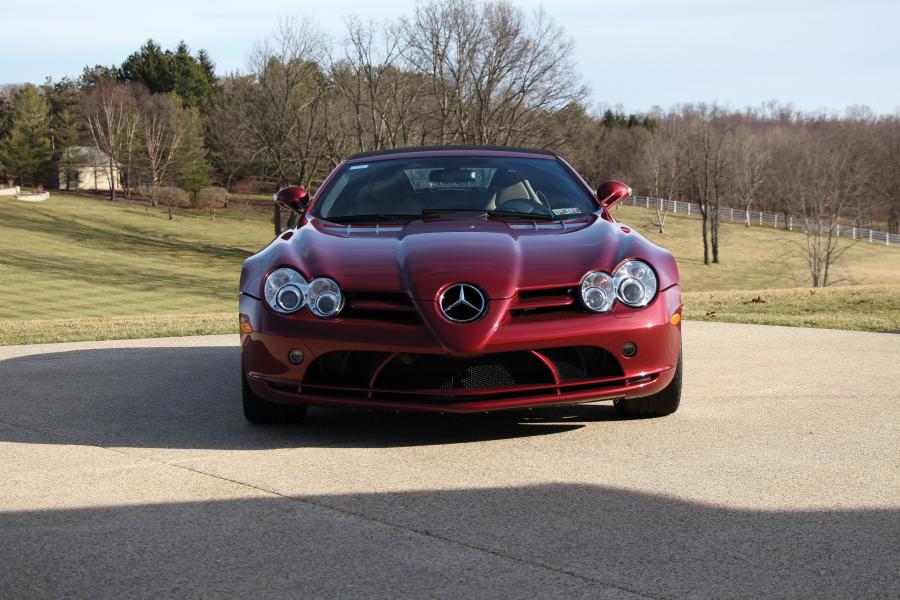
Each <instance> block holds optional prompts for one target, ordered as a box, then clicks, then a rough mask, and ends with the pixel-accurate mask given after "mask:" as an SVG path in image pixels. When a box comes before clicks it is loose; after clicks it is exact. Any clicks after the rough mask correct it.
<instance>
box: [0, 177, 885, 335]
mask: <svg viewBox="0 0 900 600" xmlns="http://www.w3.org/2000/svg"><path fill="white" fill-rule="evenodd" d="M652 215H653V212H652V211H647V210H645V209H641V208H635V207H622V208H620V209H618V210H617V212H616V216H617V218H619V219H620V220H621V221H623V222H625V223H627V224H629V225H630V226H632V227H634V228H636V229H638V230H640V231H641V232H642V233H644V234H645V235H647V237H649V238H650V239H652V240H654V241H655V242H657V243H659V244H661V245H663V246H665V247H667V248H670V249H671V250H672V251H673V252H674V253H675V254H676V256H677V258H678V260H679V266H680V268H681V273H682V278H683V285H684V291H685V292H686V302H685V304H686V312H687V316H688V318H709V319H721V320H736V321H744V322H769V323H783V324H800V325H813V326H829V327H841V328H850V329H868V330H882V329H900V299H898V298H900V248H893V247H892V248H886V247H884V246H877V245H870V244H866V243H858V244H856V245H855V246H853V247H852V248H850V249H849V250H848V251H847V253H846V254H845V255H844V257H843V258H842V260H841V262H840V264H839V265H838V267H837V268H836V269H835V277H834V279H835V280H839V281H837V285H836V287H834V288H832V289H829V290H825V291H823V290H819V291H816V293H814V294H811V293H810V291H809V290H807V289H789V290H785V291H781V292H777V293H775V292H768V291H765V290H771V289H775V288H801V287H802V286H805V285H808V283H807V282H808V276H807V274H806V272H805V270H804V269H805V265H804V257H803V255H802V252H801V248H800V245H799V244H800V243H802V242H803V236H802V235H801V234H798V233H791V232H785V231H782V230H778V229H764V228H756V227H751V228H749V229H747V228H745V227H744V226H743V225H740V224H724V225H723V227H722V233H721V239H722V241H721V256H722V263H721V264H719V265H703V264H702V248H701V246H700V239H699V230H700V222H699V220H698V219H696V218H688V217H687V216H682V215H670V216H669V220H668V224H667V228H666V233H665V234H658V233H656V232H655V228H654V227H653V226H652V224H651V221H650V219H651V216H652ZM271 236H272V226H271V224H270V222H269V215H268V214H262V213H254V212H251V213H249V214H247V215H246V217H245V218H244V217H242V215H241V213H240V212H239V211H236V210H233V211H220V212H219V213H218V214H217V216H216V218H215V220H210V218H209V215H208V214H206V213H199V212H198V213H192V212H179V213H177V215H176V218H175V220H173V221H170V220H168V218H167V216H166V215H165V213H163V212H162V211H159V210H150V211H148V210H145V209H144V208H143V207H140V206H133V205H127V204H122V203H117V204H111V203H109V202H108V201H105V200H96V199H91V198H82V197H75V196H64V195H55V194H54V195H53V197H52V198H51V199H50V200H48V201H46V202H42V203H25V202H18V201H15V200H11V199H0V281H2V282H3V284H4V291H5V294H4V297H5V298H4V301H3V303H2V304H0V325H2V329H0V344H9V343H25V342H42V341H65V340H75V339H99V338H101V337H102V338H110V337H113V338H117V337H118V338H121V337H134V336H142V335H187V334H200V333H219V332H225V331H233V330H234V326H235V324H236V318H235V314H234V311H235V309H236V292H237V279H238V274H239V271H240V264H241V261H243V259H244V258H245V257H247V256H249V255H250V254H252V253H253V252H255V251H257V250H258V249H259V248H261V247H263V246H264V245H265V244H266V243H268V242H269V240H270V239H271ZM860 286H861V287H860ZM894 286H897V287H894ZM734 290H738V291H737V292H734ZM740 290H745V291H744V292H741V291H740ZM723 291H727V293H719V292H723ZM757 296H761V298H760V300H765V302H751V300H752V299H755V298H757Z"/></svg>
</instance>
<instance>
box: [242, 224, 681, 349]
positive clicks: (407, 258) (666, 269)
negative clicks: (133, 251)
mask: <svg viewBox="0 0 900 600" xmlns="http://www.w3.org/2000/svg"><path fill="white" fill-rule="evenodd" d="M628 258H640V259H643V260H645V261H646V262H648V263H649V264H651V265H652V266H653V267H654V269H655V270H656V272H657V274H658V276H659V283H660V289H665V288H666V287H669V286H670V285H672V284H675V283H677V282H678V272H677V269H676V267H675V261H674V259H673V258H672V255H671V254H670V253H669V252H668V251H666V250H664V249H663V248H660V247H659V246H656V245H655V244H652V243H650V242H649V241H647V240H646V239H645V238H644V237H642V236H641V235H639V234H637V233H635V232H634V231H629V230H628V228H625V227H622V226H621V225H620V224H619V223H612V222H609V221H606V220H604V219H602V218H600V217H599V216H597V215H590V216H587V217H584V218H581V219H575V220H571V221H568V222H565V223H560V222H530V221H509V222H506V221H501V220H495V219H483V218H478V217H472V218H468V217H464V218H458V217H455V218H435V219H431V218H429V219H427V220H416V221H412V222H410V223H408V224H405V225H402V224H390V223H388V224H379V225H377V226H375V225H356V224H354V225H351V226H349V227H348V226H346V225H344V226H341V225H336V224H334V223H330V222H328V221H322V220H319V219H312V220H311V221H310V222H308V223H306V224H305V225H304V226H302V227H300V228H299V229H297V230H296V231H293V232H289V233H288V234H286V235H283V236H282V237H280V238H277V239H276V240H274V241H273V242H272V243H271V244H269V246H267V247H266V248H265V249H264V250H262V251H261V252H260V253H258V254H256V255H254V256H252V257H250V258H248V259H247V261H246V262H245V263H244V269H243V271H242V273H241V287H240V289H241V291H242V292H243V293H246V294H249V295H252V296H255V297H260V295H261V286H262V279H263V277H264V276H265V274H266V273H267V272H269V271H271V270H272V269H274V268H277V267H281V266H291V267H294V268H296V269H297V270H299V271H300V272H301V273H303V275H304V276H306V277H307V279H309V280H311V279H313V278H315V277H319V276H327V277H330V278H332V279H334V280H335V281H337V282H338V283H339V284H340V285H341V287H342V288H343V289H344V290H347V291H369V292H401V293H406V294H407V295H409V297H410V298H412V299H413V302H414V304H415V305H416V306H417V308H418V310H419V312H420V313H421V315H422V317H423V319H424V320H425V322H426V324H428V326H429V329H431V330H432V332H433V333H434V334H435V335H436V336H437V337H438V338H439V339H440V340H441V343H442V344H443V345H444V346H445V347H446V348H447V349H448V350H451V351H453V352H466V351H467V350H468V349H470V348H477V347H479V346H480V345H481V344H483V343H484V342H485V341H486V340H487V339H488V338H489V337H490V336H491V335H493V333H494V331H495V330H496V328H497V327H498V326H499V324H500V322H501V320H502V318H503V316H504V315H505V314H506V313H507V311H508V308H509V305H510V302H512V300H513V299H514V297H515V295H516V293H517V292H518V291H519V290H522V289H535V288H548V287H563V286H577V285H579V283H580V281H581V278H582V277H583V276H584V274H585V273H586V272H588V271H590V270H594V269H600V270H605V271H607V272H611V271H612V270H613V269H614V268H615V267H616V266H617V265H618V264H619V263H621V262H622V261H623V260H625V259H628ZM457 282H467V283H472V284H475V285H477V286H478V287H480V288H481V289H483V290H484V291H485V293H486V295H487V297H488V298H489V300H490V301H489V304H488V312H487V314H485V316H484V317H483V318H482V319H481V320H480V321H478V322H476V323H471V324H467V325H465V326H460V325H455V324H452V323H449V322H447V321H446V320H445V319H443V318H441V317H440V314H439V312H438V310H437V302H436V300H437V296H438V294H439V293H440V292H441V291H442V290H443V288H445V287H446V286H447V285H449V284H452V283H457Z"/></svg>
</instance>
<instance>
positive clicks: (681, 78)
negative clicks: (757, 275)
mask: <svg viewBox="0 0 900 600" xmlns="http://www.w3.org/2000/svg"><path fill="white" fill-rule="evenodd" d="M515 1H516V3H517V4H519V5H520V6H523V7H526V8H533V7H536V6H539V5H543V6H544V8H545V9H546V10H547V12H548V13H550V14H551V15H552V16H553V17H554V18H555V19H556V21H557V22H558V23H559V24H561V25H562V26H563V27H565V28H566V30H567V31H568V33H569V34H570V35H571V36H572V37H573V38H574V39H575V44H576V48H577V49H576V55H577V56H576V59H577V62H578V65H579V68H580V70H581V73H582V74H583V75H584V77H585V79H586V80H587V81H588V82H589V84H590V86H591V89H592V92H593V93H592V100H593V102H594V103H595V104H600V103H605V104H608V105H613V106H614V105H617V104H621V105H622V106H623V107H624V109H625V110H627V111H643V110H647V109H649V108H651V107H652V106H653V105H661V106H664V107H667V106H671V105H673V104H676V103H679V102H692V101H718V102H721V103H725V104H727V105H730V106H732V107H735V108H741V107H744V106H748V105H757V104H759V103H761V102H764V101H766V100H771V99H777V100H780V101H783V102H792V103H794V104H795V105H796V106H798V107H800V108H803V109H807V110H818V109H832V110H843V109H844V108H845V107H847V106H850V105H855V104H867V105H869V106H871V107H872V108H873V109H874V110H876V111H877V112H894V111H896V110H898V108H900V32H898V31H897V29H898V28H900V0H857V1H851V0H848V1H846V2H836V1H833V0H821V1H806V0H781V1H777V0H775V1H773V0H751V1H743V0H742V1H732V0H596V1H594V2H590V1H586V0H543V2H541V1H538V0H515ZM414 6H415V2H414V0H377V1H374V2H373V1H368V2H366V1H363V0H328V1H327V2H325V1H319V2H312V1H310V0H295V1H293V2H290V1H287V0H271V1H256V2H252V1H247V0H241V1H238V2H235V1H231V0H216V1H213V0H179V1H175V0H154V1H152V2H131V3H128V2H127V0H126V2H123V1H122V0H80V1H65V2H64V1H48V0H0V14H2V15H4V17H5V18H4V19H3V27H2V29H3V33H2V35H0V83H18V82H25V81H31V82H35V83H39V82H41V81H42V80H43V78H44V77H45V76H46V75H51V76H53V77H54V78H56V79H58V78H60V77H62V76H63V75H69V76H73V77H74V76H77V75H79V74H80V73H81V70H82V68H83V67H84V65H87V64H91V65H93V64H97V63H101V64H114V63H115V64H118V63H121V62H122V60H123V59H124V58H125V57H126V56H127V55H128V54H129V53H131V52H132V51H134V50H135V49H137V48H138V47H139V46H140V45H141V44H142V43H143V42H144V41H145V40H146V39H147V38H148V37H152V38H153V39H155V40H157V41H158V42H159V43H161V44H162V45H163V47H167V48H168V47H172V46H174V45H175V44H176V43H177V42H178V41H179V40H181V39H184V40H185V41H186V42H187V43H188V44H189V45H190V46H191V48H192V49H198V48H206V49H207V50H208V51H209V52H210V55H211V56H212V58H213V59H214V60H215V61H216V63H217V66H218V70H219V72H220V73H224V72H227V71H232V70H235V69H242V68H243V67H244V65H245V58H246V55H247V53H248V51H249V50H250V47H251V45H252V44H253V42H254V40H256V39H258V38H260V37H263V36H265V35H266V34H267V32H269V31H271V29H272V26H273V24H274V23H275V21H276V19H277V18H278V17H279V16H281V15H286V14H298V15H310V16H312V17H313V18H314V19H315V20H317V21H318V22H319V24H320V25H321V26H322V27H323V28H324V29H325V30H326V31H329V32H331V33H332V34H335V35H338V36H340V35H341V33H342V18H343V17H344V16H346V15H348V14H351V13H356V14H358V15H360V16H362V17H366V18H368V17H371V18H376V19H377V18H382V17H387V16H398V15H402V14H407V13H409V12H410V11H411V10H412V8H413V7H414Z"/></svg>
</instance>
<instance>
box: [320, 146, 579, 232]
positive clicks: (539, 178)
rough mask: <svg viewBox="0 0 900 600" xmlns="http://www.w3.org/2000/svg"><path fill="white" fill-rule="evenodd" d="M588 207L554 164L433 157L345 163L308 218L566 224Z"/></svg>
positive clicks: (532, 160) (567, 176) (571, 179)
mask: <svg viewBox="0 0 900 600" xmlns="http://www.w3.org/2000/svg"><path fill="white" fill-rule="evenodd" d="M596 209H597V204H596V202H594V200H593V198H592V197H591V195H590V194H589V193H588V192H587V191H586V190H585V189H584V188H582V187H581V186H580V185H579V184H578V182H576V181H575V178H574V177H573V176H572V174H571V173H570V172H569V171H568V170H567V169H566V168H565V167H564V166H563V165H562V164H560V163H559V161H557V160H547V159H541V158H521V157H516V158H510V157H492V156H471V157H470V156H438V157H429V158H398V159H388V160H377V161H372V162H370V163H355V164H348V165H345V166H344V167H343V169H342V170H341V172H340V173H338V174H337V176H336V177H335V178H334V180H333V181H332V183H331V184H330V185H329V186H328V188H327V189H326V190H325V191H324V195H323V196H322V198H321V199H320V200H319V201H317V202H316V205H315V207H314V208H313V211H312V214H313V216H317V217H321V218H323V219H332V220H341V219H345V220H352V219H353V218H354V217H357V218H360V217H371V218H378V219H380V220H389V219H403V218H415V217H419V216H421V215H423V214H435V213H442V212H455V211H472V212H478V213H480V212H484V213H487V214H494V215H498V216H501V217H507V216H508V217H516V216H533V217H541V218H553V219H567V218H572V217H577V216H578V215H583V214H588V213H591V212H593V211H595V210H596Z"/></svg>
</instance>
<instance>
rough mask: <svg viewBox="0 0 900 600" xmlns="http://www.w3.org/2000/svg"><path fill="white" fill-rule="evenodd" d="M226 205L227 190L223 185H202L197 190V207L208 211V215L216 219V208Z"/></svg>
mask: <svg viewBox="0 0 900 600" xmlns="http://www.w3.org/2000/svg"><path fill="white" fill-rule="evenodd" d="M219 205H224V206H227V205H228V190H226V189H225V188H223V187H204V188H200V191H198V192H197V207H198V208H203V209H205V210H208V211H209V217H210V219H212V220H215V219H216V208H218V207H219Z"/></svg>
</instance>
